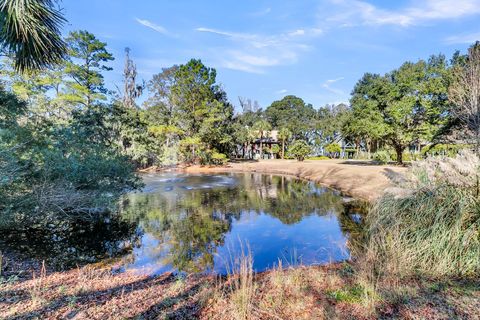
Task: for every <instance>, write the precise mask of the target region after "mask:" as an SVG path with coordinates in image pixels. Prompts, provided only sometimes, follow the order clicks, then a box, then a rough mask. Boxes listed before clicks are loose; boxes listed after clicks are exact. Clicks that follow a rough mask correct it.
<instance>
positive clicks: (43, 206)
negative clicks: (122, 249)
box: [0, 91, 139, 229]
mask: <svg viewBox="0 0 480 320" xmlns="http://www.w3.org/2000/svg"><path fill="white" fill-rule="evenodd" d="M1 96H2V99H1V101H2V109H1V115H2V119H3V122H4V125H5V126H4V127H3V128H4V129H3V130H2V131H1V134H0V150H1V151H0V169H1V170H2V176H3V177H4V178H3V179H2V183H1V186H0V199H1V200H2V201H1V206H0V207H1V208H0V209H1V212H2V215H1V219H0V220H1V223H0V224H1V227H2V228H8V229H9V228H13V227H14V228H26V227H28V226H32V225H46V224H48V223H51V222H52V221H57V220H58V219H60V220H64V221H65V220H69V221H72V220H73V219H84V220H89V219H96V218H98V215H99V214H102V213H104V212H106V211H108V210H109V209H112V208H113V207H114V203H115V199H116V198H117V197H118V195H120V194H122V193H123V192H125V191H126V190H128V189H132V188H136V187H137V186H138V185H139V184H138V180H137V178H136V177H135V175H134V168H133V167H132V165H131V164H130V163H129V162H128V161H127V159H126V158H125V157H123V156H122V155H120V154H119V153H118V151H117V150H116V149H115V148H112V147H111V146H109V144H108V142H107V137H105V135H104V131H103V129H104V128H103V124H104V119H105V118H104V113H103V110H102V108H101V107H99V108H98V109H96V110H88V111H85V112H79V113H76V114H75V115H74V116H73V117H72V120H71V121H70V122H69V123H68V125H65V126H64V125H55V124H51V123H49V122H48V121H46V120H43V121H41V122H40V121H38V120H37V121H36V122H32V121H29V119H28V118H26V117H25V111H26V108H25V107H26V106H25V104H22V103H21V102H20V101H18V100H17V99H16V97H15V96H14V95H11V94H7V93H5V92H4V91H2V92H1Z"/></svg>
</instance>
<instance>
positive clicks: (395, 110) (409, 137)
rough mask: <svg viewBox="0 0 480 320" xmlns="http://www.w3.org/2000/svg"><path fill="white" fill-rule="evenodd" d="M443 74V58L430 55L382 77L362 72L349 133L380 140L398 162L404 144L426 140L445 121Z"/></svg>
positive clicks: (404, 146)
mask: <svg viewBox="0 0 480 320" xmlns="http://www.w3.org/2000/svg"><path fill="white" fill-rule="evenodd" d="M447 73H448V70H447V62H446V60H445V57H444V56H432V57H431V58H430V59H429V60H428V61H423V60H419V61H418V62H416V63H412V62H405V63H404V64H403V65H402V66H401V67H400V68H398V69H397V70H394V71H392V72H390V73H387V74H386V75H384V76H379V75H371V74H365V75H364V77H363V78H362V79H361V80H360V81H359V82H358V83H357V85H356V86H355V88H354V90H353V93H352V99H351V103H352V109H353V113H352V120H351V123H350V124H349V127H347V128H348V130H349V132H350V133H351V134H357V135H360V136H362V137H363V138H365V137H369V138H381V139H384V140H385V141H386V142H387V143H388V144H389V145H390V146H391V147H392V148H393V149H394V150H395V152H396V156H397V162H399V163H402V161H403V159H402V154H403V152H404V150H405V149H406V148H407V147H408V146H410V145H412V144H415V143H420V142H421V141H422V140H426V141H428V140H429V139H431V138H432V137H433V135H434V133H435V132H436V130H438V129H439V128H440V126H441V125H443V124H444V123H445V112H446V110H447V108H448V96H447V88H448V77H447V76H445V75H446V74H447Z"/></svg>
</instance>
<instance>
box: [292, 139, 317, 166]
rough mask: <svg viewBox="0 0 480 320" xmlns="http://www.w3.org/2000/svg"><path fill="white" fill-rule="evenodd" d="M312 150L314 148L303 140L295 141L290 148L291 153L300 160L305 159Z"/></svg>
mask: <svg viewBox="0 0 480 320" xmlns="http://www.w3.org/2000/svg"><path fill="white" fill-rule="evenodd" d="M311 152H312V148H310V146H309V145H308V144H307V143H306V142H305V141H303V140H297V141H295V142H294V143H293V144H292V145H291V146H290V148H289V149H288V153H289V155H290V156H292V157H294V158H295V159H297V160H298V161H303V160H304V159H305V157H306V156H308V155H309V154H310V153H311Z"/></svg>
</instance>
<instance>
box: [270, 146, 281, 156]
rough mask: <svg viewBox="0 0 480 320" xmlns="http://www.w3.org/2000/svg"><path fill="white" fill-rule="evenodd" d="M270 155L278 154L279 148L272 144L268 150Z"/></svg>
mask: <svg viewBox="0 0 480 320" xmlns="http://www.w3.org/2000/svg"><path fill="white" fill-rule="evenodd" d="M270 153H272V154H275V155H276V154H279V153H280V146H279V145H278V144H274V145H272V147H271V148H270Z"/></svg>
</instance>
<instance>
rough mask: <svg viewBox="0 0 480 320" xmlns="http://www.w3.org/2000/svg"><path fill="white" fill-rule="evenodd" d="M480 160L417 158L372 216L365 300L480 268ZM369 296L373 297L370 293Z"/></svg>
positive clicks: (400, 294) (362, 277) (408, 292)
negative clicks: (415, 280) (415, 282)
mask: <svg viewBox="0 0 480 320" xmlns="http://www.w3.org/2000/svg"><path fill="white" fill-rule="evenodd" d="M479 170H480V159H479V158H478V157H477V156H476V155H474V154H472V153H470V152H462V153H461V154H459V155H458V156H457V157H455V158H430V159H427V160H425V161H421V162H416V163H414V164H413V165H412V167H411V168H410V169H409V170H408V171H407V173H406V174H405V175H404V176H402V177H397V178H396V186H395V187H394V188H392V189H390V190H388V191H387V192H386V193H385V195H384V196H383V197H382V198H381V199H379V201H378V202H377V203H376V204H375V205H374V207H373V208H372V210H371V211H370V213H369V215H368V216H367V225H368V228H367V231H366V243H365V248H364V252H363V253H362V257H361V258H359V259H358V263H357V269H358V270H357V272H358V281H359V282H361V284H362V286H363V287H364V288H366V292H365V294H364V299H365V300H364V301H369V300H372V301H375V300H377V299H378V295H379V294H380V292H382V293H383V294H382V295H383V298H385V299H387V300H389V301H390V302H392V301H393V302H395V301H397V302H401V301H402V300H405V299H407V298H405V297H413V296H415V292H414V291H415V290H413V291H412V287H409V286H405V281H404V280H405V279H412V278H419V277H423V278H428V279H448V278H468V277H471V276H475V275H478V273H479V271H480V258H479V257H480V201H479V192H478V191H479V190H478V186H479V184H478V181H479V180H480V179H479ZM369 297H370V298H369Z"/></svg>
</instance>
